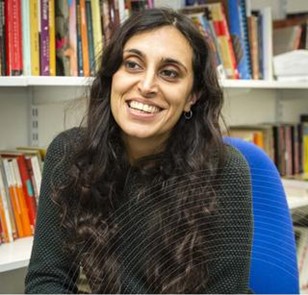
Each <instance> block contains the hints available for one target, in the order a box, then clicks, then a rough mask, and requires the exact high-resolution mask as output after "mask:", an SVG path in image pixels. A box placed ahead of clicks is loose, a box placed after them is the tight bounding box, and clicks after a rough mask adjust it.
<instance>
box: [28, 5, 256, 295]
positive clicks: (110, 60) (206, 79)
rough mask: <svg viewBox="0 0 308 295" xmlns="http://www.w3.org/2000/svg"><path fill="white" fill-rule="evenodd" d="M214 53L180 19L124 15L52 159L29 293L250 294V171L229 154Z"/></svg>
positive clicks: (171, 14)
mask: <svg viewBox="0 0 308 295" xmlns="http://www.w3.org/2000/svg"><path fill="white" fill-rule="evenodd" d="M222 104H223V96H222V91H221V89H220V87H219V84H218V81H217V76H216V71H215V69H214V67H213V57H212V52H211V51H210V49H209V46H208V44H207V43H206V41H205V39H204V38H203V36H202V35H201V34H200V33H199V32H198V30H197V29H196V28H195V26H194V25H193V24H192V23H191V21H190V20H189V19H188V18H186V17H185V16H183V15H181V14H178V13H176V12H175V11H172V10H168V9H150V10H146V11H144V12H140V13H138V14H134V15H132V16H131V17H130V18H129V19H128V20H126V21H125V22H124V23H123V25H122V26H121V27H120V28H119V29H118V30H117V31H116V32H115V34H114V35H113V37H112V39H111V40H110V42H109V44H108V45H107V46H106V48H105V49H104V52H103V56H102V62H101V65H100V68H99V70H98V72H97V75H96V78H95V80H94V82H93V85H92V88H91V93H90V100H89V107H88V116H87V124H86V126H84V127H80V128H75V129H72V130H68V131H65V132H63V133H61V134H60V135H58V136H57V137H56V138H55V139H54V141H53V142H52V143H51V144H50V147H49V148H48V153H47V156H46V161H45V166H44V174H43V181H42V189H41V195H40V202H39V210H38V218H37V226H36V231H35V239H34V245H33V250H32V257H31V261H30V265H29V270H28V274H27V277H26V292H27V293H66V292H69V293H71V292H77V288H78V286H77V283H76V282H77V278H78V275H79V271H80V267H82V269H83V272H84V274H85V276H86V279H87V282H88V284H89V287H90V289H91V291H92V292H93V293H247V292H249V286H248V279H249V265H250V252H251V239H252V208H251V186H250V175H249V170H248V166H247V163H246V162H245V160H244V159H243V157H242V156H241V155H240V154H239V153H238V152H237V151H236V150H235V149H233V148H231V147H230V146H228V145H225V144H224V143H223V141H222V136H221V132H220V127H219V121H220V118H221V107H222Z"/></svg>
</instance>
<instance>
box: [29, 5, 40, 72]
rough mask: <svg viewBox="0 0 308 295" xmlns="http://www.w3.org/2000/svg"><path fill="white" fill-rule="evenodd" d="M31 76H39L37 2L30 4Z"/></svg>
mask: <svg viewBox="0 0 308 295" xmlns="http://www.w3.org/2000/svg"><path fill="white" fill-rule="evenodd" d="M29 5H30V44H31V46H30V48H31V75H32V76H39V75H40V41H39V0H31V1H30V3H29Z"/></svg>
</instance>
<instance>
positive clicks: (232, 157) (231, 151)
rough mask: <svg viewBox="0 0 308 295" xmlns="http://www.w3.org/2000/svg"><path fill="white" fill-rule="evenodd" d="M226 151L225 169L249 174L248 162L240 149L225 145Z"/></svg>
mask: <svg viewBox="0 0 308 295" xmlns="http://www.w3.org/2000/svg"><path fill="white" fill-rule="evenodd" d="M225 151H226V157H225V164H224V168H225V169H226V168H228V169H234V170H237V171H247V173H248V174H249V165H248V162H247V160H246V159H245V157H244V156H243V154H242V153H241V152H240V151H239V150H238V149H236V148H235V147H233V146H231V145H229V144H225Z"/></svg>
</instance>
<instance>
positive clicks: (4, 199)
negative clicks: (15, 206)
mask: <svg viewBox="0 0 308 295" xmlns="http://www.w3.org/2000/svg"><path fill="white" fill-rule="evenodd" d="M0 198H1V204H2V210H1V220H2V225H3V230H4V242H7V243H9V242H13V241H14V240H15V239H16V237H17V233H16V228H15V222H14V219H13V218H14V217H13V211H12V208H11V202H10V199H9V192H8V186H7V182H6V178H5V174H4V168H3V163H2V158H1V157H0Z"/></svg>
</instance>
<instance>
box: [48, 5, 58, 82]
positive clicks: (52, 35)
mask: <svg viewBox="0 0 308 295" xmlns="http://www.w3.org/2000/svg"><path fill="white" fill-rule="evenodd" d="M48 8H49V16H48V22H49V75H50V76H55V75H56V23H55V17H56V16H55V0H48Z"/></svg>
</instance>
